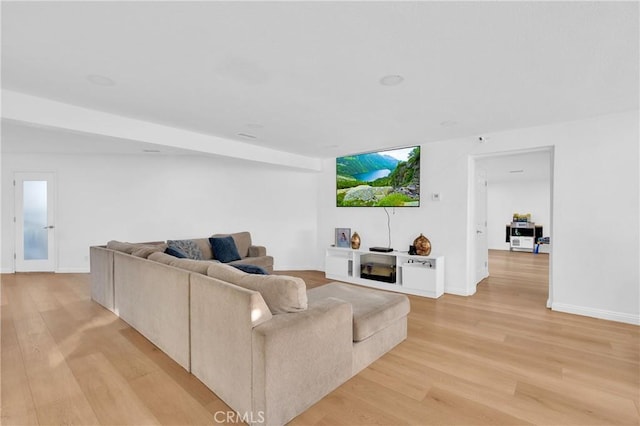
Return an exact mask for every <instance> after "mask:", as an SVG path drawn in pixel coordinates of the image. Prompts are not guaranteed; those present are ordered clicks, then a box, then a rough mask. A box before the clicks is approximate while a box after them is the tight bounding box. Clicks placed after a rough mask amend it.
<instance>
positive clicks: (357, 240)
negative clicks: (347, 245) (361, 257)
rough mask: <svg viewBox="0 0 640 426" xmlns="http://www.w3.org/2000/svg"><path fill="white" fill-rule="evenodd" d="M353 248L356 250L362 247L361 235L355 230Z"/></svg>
mask: <svg viewBox="0 0 640 426" xmlns="http://www.w3.org/2000/svg"><path fill="white" fill-rule="evenodd" d="M351 248H352V249H354V250H357V249H359V248H360V235H358V233H357V232H354V233H353V235H352V236H351Z"/></svg>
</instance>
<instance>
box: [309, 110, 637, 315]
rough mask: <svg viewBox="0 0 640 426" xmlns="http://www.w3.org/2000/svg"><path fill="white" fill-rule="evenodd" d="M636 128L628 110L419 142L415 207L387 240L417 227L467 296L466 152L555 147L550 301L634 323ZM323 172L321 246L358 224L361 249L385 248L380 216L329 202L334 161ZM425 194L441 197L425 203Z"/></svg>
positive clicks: (402, 238)
mask: <svg viewBox="0 0 640 426" xmlns="http://www.w3.org/2000/svg"><path fill="white" fill-rule="evenodd" d="M638 126H639V120H638V111H632V112H628V113H621V114H614V115H609V116H604V117H598V118H594V119H591V120H584V121H576V122H570V123H561V124H556V125H549V126H541V127H535V128H527V129H518V130H512V131H505V132H500V133H494V134H489V135H485V136H487V142H485V143H483V144H480V143H478V142H477V138H475V137H473V138H471V137H470V138H461V139H456V140H450V141H443V142H438V143H429V144H424V145H423V146H422V171H421V177H422V199H423V202H422V206H421V207H420V208H416V209H409V208H407V209H397V210H396V215H395V216H394V219H393V230H392V231H393V246H394V247H395V248H403V247H404V246H406V245H408V244H409V243H410V241H412V240H413V238H414V237H415V236H416V235H417V234H418V233H420V232H423V233H424V234H425V235H426V236H427V237H429V239H430V240H431V242H432V244H433V251H434V253H437V254H442V255H444V256H445V259H446V273H445V291H447V292H449V293H462V294H473V292H474V291H475V286H474V285H473V284H470V283H469V282H468V279H467V274H466V271H467V268H469V267H470V264H469V259H468V257H467V250H468V245H469V242H468V241H469V239H468V238H467V223H468V215H467V203H468V201H467V192H468V188H467V186H468V176H467V174H468V162H469V157H470V156H475V155H485V154H490V153H501V152H507V151H511V150H523V149H533V148H540V147H548V146H553V147H554V170H553V182H554V189H553V199H554V201H553V211H552V219H553V229H550V230H549V231H548V232H549V233H550V234H551V235H553V240H552V241H553V244H552V250H553V254H552V264H551V280H552V284H553V286H552V289H551V291H552V294H550V299H551V300H552V307H553V309H556V310H560V311H566V312H573V313H580V314H584V315H590V316H595V317H600V318H608V319H614V320H618V321H624V322H631V323H640V306H639V305H640V302H639V299H640V294H639V287H640V285H639V283H640V273H639V269H638V259H639V258H640V247H639V240H640V238H639V235H638V232H639V231H638V217H640V211H639V191H638V184H639V173H638V169H639V152H638V140H639V134H638ZM372 148H373V147H372ZM324 168H325V171H324V172H323V177H322V182H321V184H322V189H321V194H320V203H319V215H318V232H319V235H318V243H319V245H320V248H319V251H323V247H326V246H328V245H329V244H331V242H332V238H333V237H332V233H333V228H335V227H351V228H354V229H356V230H358V232H359V233H360V234H361V237H362V239H363V242H364V245H365V246H370V245H383V244H385V243H386V218H385V216H384V212H383V211H382V210H380V209H363V208H358V209H348V208H336V207H334V206H335V200H334V198H335V195H334V185H335V184H334V179H335V177H334V173H335V166H334V165H333V160H327V161H325V167H324ZM432 192H440V194H441V197H442V201H439V202H434V201H431V200H430V194H431V193H432ZM621 223H624V232H620V231H621V228H620V224H621ZM545 232H547V231H545Z"/></svg>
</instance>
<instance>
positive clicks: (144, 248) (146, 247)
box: [131, 244, 167, 259]
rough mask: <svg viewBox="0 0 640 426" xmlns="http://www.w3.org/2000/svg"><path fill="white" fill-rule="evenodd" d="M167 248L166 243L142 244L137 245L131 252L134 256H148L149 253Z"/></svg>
mask: <svg viewBox="0 0 640 426" xmlns="http://www.w3.org/2000/svg"><path fill="white" fill-rule="evenodd" d="M166 249H167V245H166V244H157V245H150V244H143V245H140V246H139V247H137V248H136V249H135V250H134V251H133V252H132V253H131V254H132V255H133V256H136V257H143V258H145V259H146V258H148V257H149V255H150V254H151V253H156V252H164V251H165V250H166Z"/></svg>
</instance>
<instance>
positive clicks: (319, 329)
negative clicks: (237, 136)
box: [91, 244, 410, 425]
mask: <svg viewBox="0 0 640 426" xmlns="http://www.w3.org/2000/svg"><path fill="white" fill-rule="evenodd" d="M150 245H153V244H144V246H147V247H149V246H150ZM156 245H157V246H158V247H162V244H156ZM134 251H135V250H134ZM147 252H148V253H147V258H144V257H139V256H135V255H133V254H130V253H125V252H122V251H118V250H113V249H110V248H107V247H104V246H103V247H92V248H91V268H92V270H91V276H92V297H93V295H94V294H95V295H96V297H94V300H96V301H97V302H98V303H101V304H103V306H105V307H107V308H109V309H111V310H112V311H113V312H114V313H116V314H117V315H119V316H120V317H121V318H122V319H123V320H124V321H126V322H127V323H129V324H130V325H131V326H132V327H134V328H135V329H136V330H138V331H139V332H140V333H141V334H142V335H144V336H145V337H146V338H148V339H149V340H150V341H151V342H153V343H154V344H155V345H156V346H158V348H160V349H161V350H162V351H164V352H165V353H166V354H167V355H169V356H170V357H171V358H172V359H174V360H175V361H176V362H177V363H178V364H180V365H181V366H182V367H184V368H185V369H186V370H187V371H190V372H191V373H192V374H194V375H195V376H196V377H198V378H199V379H200V380H201V381H202V382H203V383H204V384H205V385H206V386H207V387H209V388H210V389H211V390H212V391H213V392H214V393H216V395H218V396H219V397H220V398H221V399H222V400H223V401H225V402H226V403H227V404H228V405H229V406H230V407H231V408H233V409H234V410H235V411H236V412H238V413H239V415H240V417H241V418H243V419H244V420H246V421H247V422H248V423H251V424H267V425H281V424H285V423H286V422H288V421H290V420H291V419H293V418H294V417H295V416H297V415H299V414H300V413H302V412H303V411H304V410H306V409H307V408H308V407H310V406H311V405H313V404H314V403H316V402H317V401H319V400H320V399H321V398H323V397H324V396H325V395H327V394H328V393H329V392H331V391H332V390H334V389H335V388H337V387H338V386H340V385H341V384H342V383H344V382H345V381H346V380H348V379H349V378H350V377H352V376H353V375H355V374H357V373H358V372H359V371H361V370H362V369H363V368H365V367H366V366H367V365H369V364H371V363H372V362H373V361H375V360H376V359H377V358H378V357H380V356H381V355H383V354H384V353H386V352H387V351H389V350H390V349H392V348H393V347H394V346H396V345H397V344H398V343H400V342H402V341H403V340H404V339H405V338H406V335H407V314H408V313H409V309H410V307H409V300H408V298H407V297H406V296H405V295H401V294H396V293H387V292H382V291H378V290H371V289H365V288H360V287H355V286H352V285H348V284H343V283H330V284H326V285H324V286H320V287H317V288H314V289H311V290H308V291H307V289H306V285H305V283H304V281H303V280H302V279H300V278H297V277H287V276H281V275H253V274H247V273H245V272H243V271H241V270H238V269H236V268H234V267H232V266H230V265H225V264H221V263H217V262H211V261H208V260H190V259H175V258H173V259H172V256H169V255H167V254H165V253H163V252H162V251H161V250H156V251H153V250H151V249H148V250H147ZM132 253H133V252H132ZM171 263H172V264H171ZM109 280H111V282H112V289H113V296H112V297H105V294H106V293H108V291H105V288H107V287H108V286H109V284H108V282H109ZM111 300H112V301H113V304H112V307H111V308H110V307H109V306H108V305H109V302H110V301H111ZM103 302H104V303H103Z"/></svg>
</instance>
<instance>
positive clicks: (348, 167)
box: [336, 146, 420, 207]
mask: <svg viewBox="0 0 640 426" xmlns="http://www.w3.org/2000/svg"><path fill="white" fill-rule="evenodd" d="M336 205H337V206H338V207H419V206H420V147H419V146H414V147H409V148H398V149H390V150H384V151H377V152H368V153H364V154H357V155H347V156H344V157H338V158H336Z"/></svg>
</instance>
